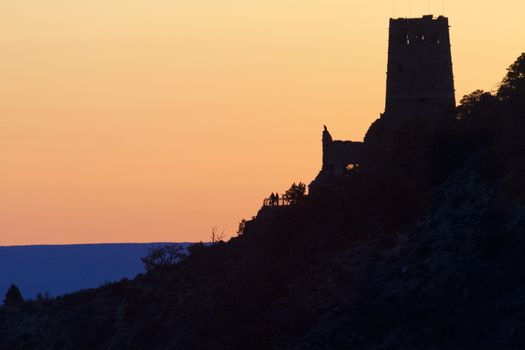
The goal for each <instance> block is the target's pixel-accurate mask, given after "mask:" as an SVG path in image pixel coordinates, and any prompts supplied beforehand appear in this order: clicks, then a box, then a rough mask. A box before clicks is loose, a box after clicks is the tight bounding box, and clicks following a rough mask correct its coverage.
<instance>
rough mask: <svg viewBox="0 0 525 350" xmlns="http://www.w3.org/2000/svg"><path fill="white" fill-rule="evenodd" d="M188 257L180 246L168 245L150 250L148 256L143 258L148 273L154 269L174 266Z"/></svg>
mask: <svg viewBox="0 0 525 350" xmlns="http://www.w3.org/2000/svg"><path fill="white" fill-rule="evenodd" d="M185 257H186V252H185V251H184V248H183V247H182V246H180V245H179V244H166V245H163V246H155V247H151V248H150V249H149V253H148V255H146V256H145V257H143V258H141V259H140V260H142V263H143V264H144V268H145V269H146V271H150V270H152V269H154V268H159V267H167V266H173V265H176V264H178V263H179V262H181V261H182V260H183V259H184V258H185Z"/></svg>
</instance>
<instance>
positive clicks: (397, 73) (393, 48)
mask: <svg viewBox="0 0 525 350" xmlns="http://www.w3.org/2000/svg"><path fill="white" fill-rule="evenodd" d="M455 105H456V100H455V91H454V77H453V74H452V55H451V52H450V36H449V25H448V18H446V17H443V16H440V17H437V18H434V17H433V16H431V15H430V16H423V17H422V18H399V19H390V36H389V45H388V73H387V84H386V107H385V113H386V114H394V115H405V116H414V115H418V116H426V115H439V114H443V113H447V112H448V111H451V110H452V109H453V108H454V106H455Z"/></svg>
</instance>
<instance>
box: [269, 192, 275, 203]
mask: <svg viewBox="0 0 525 350" xmlns="http://www.w3.org/2000/svg"><path fill="white" fill-rule="evenodd" d="M274 203H275V194H273V192H272V194H271V195H270V205H274Z"/></svg>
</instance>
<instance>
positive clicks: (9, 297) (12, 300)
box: [4, 284, 24, 306]
mask: <svg viewBox="0 0 525 350" xmlns="http://www.w3.org/2000/svg"><path fill="white" fill-rule="evenodd" d="M23 302H24V298H23V297H22V293H20V289H18V287H17V286H16V285H14V284H12V285H11V287H9V289H8V290H7V293H6V294H5V297H4V304H5V305H7V306H14V305H20V304H22V303H23Z"/></svg>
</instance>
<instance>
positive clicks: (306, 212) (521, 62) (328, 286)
mask: <svg viewBox="0 0 525 350" xmlns="http://www.w3.org/2000/svg"><path fill="white" fill-rule="evenodd" d="M390 122H391V121H388V120H387V119H386V118H382V119H379V120H378V121H377V122H376V123H374V125H373V126H372V127H371V129H370V131H369V133H368V134H367V137H366V140H365V141H366V142H376V143H378V144H380V143H381V142H383V143H382V144H381V145H380V147H379V146H378V147H376V149H378V148H380V149H381V150H382V152H380V153H378V154H372V155H371V159H373V160H374V162H373V163H370V164H371V165H370V166H362V167H360V168H359V169H357V170H352V171H351V172H349V174H348V176H347V177H346V179H345V180H344V181H341V182H340V183H339V184H337V185H334V186H332V187H326V188H325V189H324V190H322V191H320V192H319V193H317V194H316V195H311V196H309V197H308V198H307V199H305V200H304V201H303V202H302V203H299V204H297V205H295V206H291V207H287V208H281V209H278V210H271V209H266V211H265V212H263V213H261V215H259V217H258V218H257V219H256V220H254V221H251V222H249V223H248V224H247V225H246V228H245V230H244V232H243V233H242V234H240V235H239V237H237V238H234V239H232V240H230V241H229V242H228V243H219V244H216V245H213V246H209V247H206V246H204V245H199V244H197V245H194V246H193V247H192V248H190V250H191V252H192V254H191V256H189V257H188V258H186V259H185V260H184V261H182V262H181V263H179V264H177V265H175V266H171V267H164V268H156V269H152V270H151V271H149V272H148V273H146V274H143V275H140V276H138V277H137V278H135V279H133V280H123V281H120V282H117V283H113V284H110V285H107V286H104V287H101V288H98V289H93V290H88V291H82V292H78V293H74V294H69V295H65V296H63V297H59V298H56V299H53V300H39V301H34V302H25V303H23V304H19V305H13V306H9V307H3V308H1V309H0V348H1V349H523V344H525V283H524V281H525V254H524V252H525V54H524V55H522V56H521V57H520V58H519V59H518V60H517V61H516V62H515V63H514V64H513V65H512V66H511V67H510V68H509V72H508V74H507V76H506V77H505V79H504V80H503V82H502V85H501V87H500V89H499V90H498V91H497V92H496V93H494V94H491V93H483V92H480V91H477V92H475V93H473V94H471V95H469V96H467V97H465V98H464V99H463V100H462V104H461V106H460V107H458V109H457V111H456V112H455V113H453V114H451V115H450V116H443V118H441V119H440V120H439V121H438V122H434V123H428V122H427V121H426V120H425V119H424V118H415V119H413V120H412V121H411V122H410V123H407V124H406V125H404V126H401V127H398V128H397V129H396V131H395V132H396V134H395V135H393V137H384V135H383V133H385V132H386V131H385V130H387V129H388V130H392V128H388V123H390ZM390 132H391V131H390ZM390 136H392V135H390ZM381 140H383V141H381ZM384 140H390V141H388V142H385V141H384ZM372 164H373V165H372Z"/></svg>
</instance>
